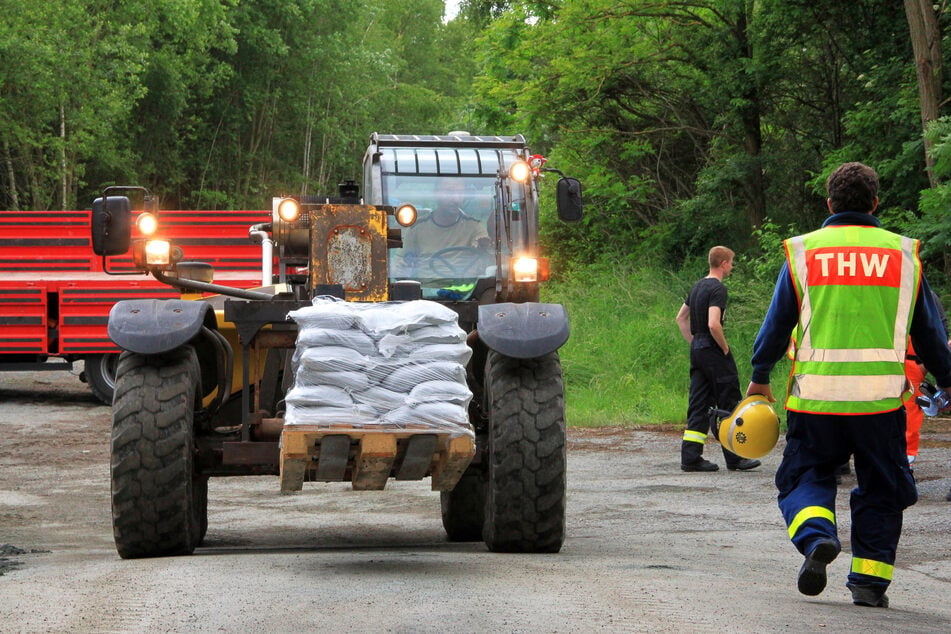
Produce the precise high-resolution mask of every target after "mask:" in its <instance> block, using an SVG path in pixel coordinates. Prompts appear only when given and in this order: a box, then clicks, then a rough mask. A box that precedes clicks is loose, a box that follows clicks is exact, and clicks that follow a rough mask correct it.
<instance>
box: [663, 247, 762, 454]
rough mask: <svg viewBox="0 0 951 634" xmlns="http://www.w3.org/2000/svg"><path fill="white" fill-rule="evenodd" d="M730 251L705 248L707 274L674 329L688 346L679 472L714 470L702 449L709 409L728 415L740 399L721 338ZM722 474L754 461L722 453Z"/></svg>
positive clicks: (733, 366) (733, 369)
mask: <svg viewBox="0 0 951 634" xmlns="http://www.w3.org/2000/svg"><path fill="white" fill-rule="evenodd" d="M733 255H734V254H733V251H731V250H730V249H728V248H726V247H723V246H716V247H713V248H712V249H710V254H709V256H708V261H709V264H710V273H709V274H708V275H707V276H706V277H705V278H703V279H702V280H700V281H699V282H697V283H696V284H694V286H693V288H692V289H691V290H690V294H689V295H688V296H687V299H685V300H684V304H683V306H681V307H680V312H678V313H677V326H678V327H679V328H680V333H681V334H682V335H683V337H684V339H686V340H687V343H689V344H690V397H689V401H688V404H687V429H686V430H685V431H684V437H683V442H682V443H681V447H680V468H681V469H683V470H684V471H717V470H719V468H720V467H718V466H717V465H716V464H715V463H713V462H710V461H709V460H705V459H704V458H703V445H704V443H705V442H706V440H707V434H708V433H709V431H710V422H711V421H710V408H711V407H716V408H718V409H722V410H728V411H732V410H733V408H734V407H736V404H737V403H739V402H740V401H741V400H742V399H743V396H742V394H741V392H740V378H739V375H738V373H737V370H736V361H735V360H734V359H733V355H732V354H731V353H730V346H729V344H727V342H726V337H725V336H724V335H723V314H724V313H725V312H726V303H727V291H726V286H724V285H723V278H725V277H726V276H727V275H729V274H730V271H732V270H733ZM723 457H724V458H725V459H726V466H727V469H729V470H730V471H737V470H740V471H747V470H749V469H755V468H756V467H758V466H759V465H760V461H759V460H750V459H748V458H741V457H739V456H737V455H736V454H734V453H732V452H730V451H727V450H726V448H723Z"/></svg>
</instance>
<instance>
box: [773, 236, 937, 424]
mask: <svg viewBox="0 0 951 634" xmlns="http://www.w3.org/2000/svg"><path fill="white" fill-rule="evenodd" d="M784 244H785V247H786V259H787V261H788V263H789V270H790V272H791V274H792V278H793V283H794V285H795V288H796V295H797V299H798V302H799V323H798V325H797V327H796V330H797V338H796V341H795V351H794V355H793V365H792V372H791V373H790V377H789V386H788V396H787V399H786V409H789V410H793V411H796V412H808V413H816V414H874V413H878V412H888V411H892V410H896V409H898V408H899V407H901V404H902V395H903V392H904V391H905V390H906V387H907V382H906V380H905V370H904V362H905V348H906V347H907V345H908V332H909V330H910V328H911V315H912V312H913V311H914V307H915V301H916V298H917V295H918V288H919V285H920V282H921V261H920V260H919V259H918V241H917V240H912V239H911V238H906V237H904V236H900V235H898V234H895V233H891V232H890V231H886V230H884V229H880V228H878V227H865V226H855V225H848V226H830V227H825V228H823V229H819V230H818V231H814V232H812V233H809V234H806V235H803V236H797V237H795V238H790V239H789V240H786V241H785V243H784Z"/></svg>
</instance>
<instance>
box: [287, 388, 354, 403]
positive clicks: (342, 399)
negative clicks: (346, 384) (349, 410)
mask: <svg viewBox="0 0 951 634" xmlns="http://www.w3.org/2000/svg"><path fill="white" fill-rule="evenodd" d="M284 400H285V402H287V403H288V404H294V405H301V406H308V405H309V406H325V407H352V406H353V397H352V396H350V392H348V391H347V390H345V389H343V388H342V387H338V386H336V385H295V386H294V387H292V388H291V389H290V391H288V393H287V396H286V397H285V399H284Z"/></svg>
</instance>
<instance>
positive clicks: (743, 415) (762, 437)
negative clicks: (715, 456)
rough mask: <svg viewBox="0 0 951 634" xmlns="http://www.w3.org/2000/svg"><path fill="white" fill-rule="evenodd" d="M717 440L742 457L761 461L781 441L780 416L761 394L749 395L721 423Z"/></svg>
mask: <svg viewBox="0 0 951 634" xmlns="http://www.w3.org/2000/svg"><path fill="white" fill-rule="evenodd" d="M717 439H718V440H719V441H720V444H721V445H723V446H724V447H726V448H727V449H729V450H730V451H732V452H733V453H735V454H736V455H738V456H740V457H741V458H751V459H752V458H762V457H763V456H765V455H766V454H768V453H769V452H770V451H772V450H773V447H775V446H776V441H777V440H779V416H777V415H776V410H774V409H773V406H772V405H770V402H769V401H768V400H767V399H766V397H765V396H763V395H762V394H753V395H752V396H747V397H746V398H745V399H743V400H742V401H740V403H739V405H737V406H736V407H735V408H734V409H733V412H732V413H731V414H730V415H729V417H727V418H724V419H723V420H721V421H720V429H719V430H718V432H717Z"/></svg>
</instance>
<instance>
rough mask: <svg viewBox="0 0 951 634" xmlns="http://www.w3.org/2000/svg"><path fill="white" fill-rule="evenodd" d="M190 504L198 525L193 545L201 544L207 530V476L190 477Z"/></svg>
mask: <svg viewBox="0 0 951 634" xmlns="http://www.w3.org/2000/svg"><path fill="white" fill-rule="evenodd" d="M192 504H193V505H194V507H195V519H196V520H197V521H196V522H195V523H196V525H197V526H198V536H197V539H196V540H195V546H201V545H202V542H204V541H205V534H206V533H207V532H208V478H207V477H201V476H199V477H197V478H193V479H192Z"/></svg>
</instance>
